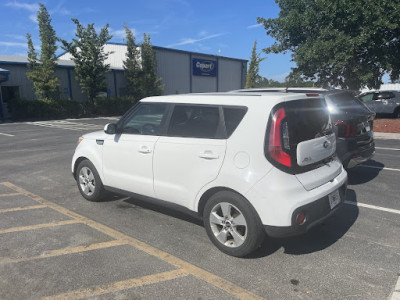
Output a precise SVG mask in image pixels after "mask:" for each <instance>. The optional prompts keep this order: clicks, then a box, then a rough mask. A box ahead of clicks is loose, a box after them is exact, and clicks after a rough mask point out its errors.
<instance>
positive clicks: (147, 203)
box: [124, 198, 203, 226]
mask: <svg viewBox="0 0 400 300" xmlns="http://www.w3.org/2000/svg"><path fill="white" fill-rule="evenodd" d="M124 202H126V203H129V204H131V205H135V206H139V207H141V208H144V209H149V210H152V211H155V212H159V213H162V214H164V215H168V216H171V217H173V218H177V219H180V220H183V221H186V222H190V223H193V224H195V225H198V226H203V221H202V220H201V219H200V218H199V217H197V213H195V212H191V211H190V210H188V209H186V208H184V207H182V206H180V205H175V204H172V203H169V202H166V201H161V200H157V199H152V198H148V199H138V198H129V199H127V200H125V201H124Z"/></svg>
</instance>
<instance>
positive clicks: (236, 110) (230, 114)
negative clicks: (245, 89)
mask: <svg viewBox="0 0 400 300" xmlns="http://www.w3.org/2000/svg"><path fill="white" fill-rule="evenodd" d="M223 109H224V119H225V128H226V134H227V136H228V137H230V136H231V135H232V133H233V132H234V131H235V129H236V128H237V127H238V125H239V123H240V122H241V121H242V119H243V117H244V115H245V114H246V112H247V108H246V107H224V108H223Z"/></svg>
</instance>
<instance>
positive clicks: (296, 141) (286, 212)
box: [72, 93, 347, 256]
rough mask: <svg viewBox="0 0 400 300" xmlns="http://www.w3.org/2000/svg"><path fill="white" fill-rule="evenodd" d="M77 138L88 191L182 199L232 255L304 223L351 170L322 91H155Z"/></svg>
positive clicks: (76, 166)
mask: <svg viewBox="0 0 400 300" xmlns="http://www.w3.org/2000/svg"><path fill="white" fill-rule="evenodd" d="M79 140H80V143H79V144H78V146H77V148H76V150H75V154H74V156H73V159H72V172H73V175H74V178H75V179H76V181H77V184H78V188H79V191H80V192H81V194H82V196H83V197H84V198H86V199H87V200H90V201H98V200H100V199H101V198H102V197H104V195H106V193H104V192H105V191H106V190H109V191H113V192H118V193H121V194H125V195H144V196H147V197H151V198H155V199H160V200H163V201H168V202H171V203H174V204H178V205H180V206H183V207H185V208H187V209H189V210H191V211H194V212H197V213H198V215H199V216H200V217H202V219H203V221H204V227H205V229H206V231H207V234H208V236H209V237H210V239H211V241H212V242H213V243H214V244H215V245H216V246H217V247H218V248H219V249H220V250H221V251H223V252H225V253H227V254H230V255H233V256H245V255H247V254H249V253H250V252H252V251H253V250H255V249H256V248H257V247H258V246H259V245H260V244H261V242H262V241H263V239H264V237H265V236H266V234H267V235H268V236H271V237H283V236H289V235H295V234H300V233H303V232H305V231H307V229H309V228H310V227H311V226H313V225H315V224H317V223H318V222H320V221H321V220H323V219H324V218H326V217H327V216H328V215H330V214H331V213H332V212H334V211H335V210H336V209H337V208H338V207H339V206H340V205H341V204H342V203H343V201H344V197H345V192H346V185H347V173H346V171H345V170H344V169H343V167H342V164H341V162H340V161H339V160H338V158H337V157H336V155H335V150H336V144H335V143H336V139H335V136H334V133H333V131H332V125H331V122H330V117H329V114H328V111H327V109H326V105H325V100H324V99H323V98H320V97H319V96H318V95H315V94H281V93H277V94H275V93H270V94H263V95H261V94H260V95H257V94H255V93H251V94H244V93H240V94H232V93H229V94H219V93H217V94H188V95H171V96H160V97H150V98H146V99H143V100H141V101H140V102H139V103H138V104H136V105H135V106H134V107H132V108H131V109H130V110H129V111H128V112H127V113H126V114H125V115H124V116H123V117H122V118H121V119H120V120H119V121H118V122H117V123H116V124H107V125H106V126H105V128H104V132H94V133H90V134H86V135H84V136H83V137H81V138H80V139H79ZM265 233H266V234H265Z"/></svg>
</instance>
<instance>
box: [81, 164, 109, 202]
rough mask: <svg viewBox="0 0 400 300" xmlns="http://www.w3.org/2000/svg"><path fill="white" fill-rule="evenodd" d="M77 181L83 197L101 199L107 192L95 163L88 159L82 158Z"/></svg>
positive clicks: (91, 199)
mask: <svg viewBox="0 0 400 300" xmlns="http://www.w3.org/2000/svg"><path fill="white" fill-rule="evenodd" d="M76 183H77V184H78V189H79V192H80V193H81V195H82V196H83V198H85V199H86V200H89V201H100V200H101V199H102V198H103V197H104V194H105V190H104V187H103V183H102V182H101V179H100V176H99V173H98V172H97V170H96V168H95V167H94V165H93V164H92V163H91V162H90V161H89V160H87V159H85V160H82V161H81V162H80V163H79V165H78V168H77V171H76Z"/></svg>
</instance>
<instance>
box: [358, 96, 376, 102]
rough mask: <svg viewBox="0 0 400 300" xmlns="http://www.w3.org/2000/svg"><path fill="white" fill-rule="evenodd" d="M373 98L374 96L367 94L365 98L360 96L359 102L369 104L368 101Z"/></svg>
mask: <svg viewBox="0 0 400 300" xmlns="http://www.w3.org/2000/svg"><path fill="white" fill-rule="evenodd" d="M373 98H374V94H367V95H365V96H362V97H361V100H362V101H364V102H369V101H372V100H373Z"/></svg>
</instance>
